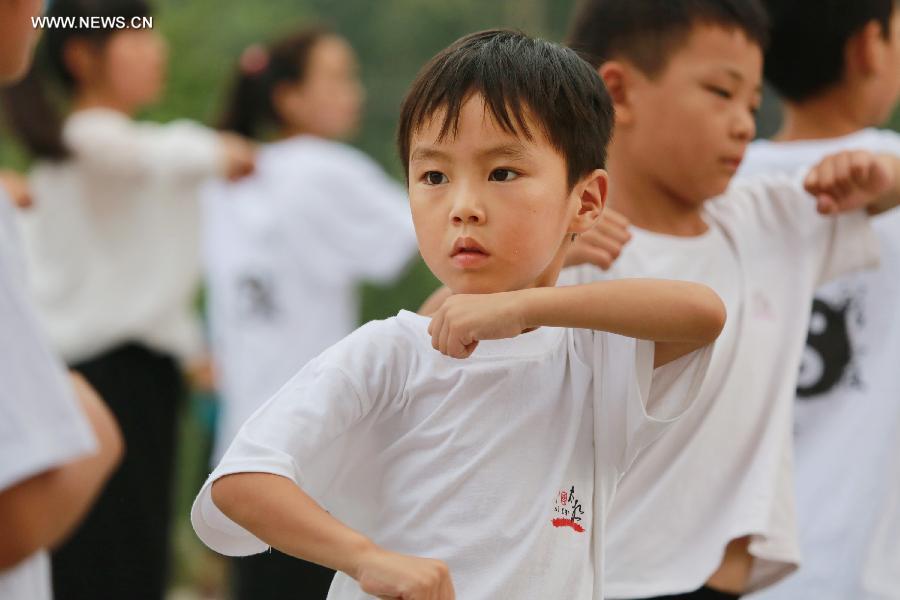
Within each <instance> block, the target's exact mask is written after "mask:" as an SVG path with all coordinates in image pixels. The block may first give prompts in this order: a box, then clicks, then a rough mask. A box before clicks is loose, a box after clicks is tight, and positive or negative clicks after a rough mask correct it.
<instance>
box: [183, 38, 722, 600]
mask: <svg viewBox="0 0 900 600" xmlns="http://www.w3.org/2000/svg"><path fill="white" fill-rule="evenodd" d="M611 127H612V110H611V105H610V102H609V98H608V96H607V95H606V93H605V91H604V88H603V85H602V82H601V81H600V78H599V77H598V76H597V74H596V72H594V71H593V70H592V69H591V68H590V66H589V65H587V64H586V63H585V62H584V61H582V60H581V59H580V58H578V57H577V56H576V55H575V53H573V52H572V51H570V50H567V49H564V48H561V47H559V46H556V45H554V44H551V43H548V42H544V41H540V40H534V39H531V38H528V37H526V36H524V35H522V34H520V33H516V32H510V31H487V32H482V33H477V34H473V35H470V36H468V37H466V38H463V39H461V40H459V41H458V42H456V43H455V44H453V45H452V46H450V47H449V48H447V49H446V50H444V51H443V52H441V53H440V54H438V55H437V56H436V57H435V58H434V59H433V60H432V61H431V62H430V63H429V64H428V65H427V66H426V67H425V68H424V70H423V71H422V72H421V73H420V74H419V76H418V77H417V79H416V80H415V82H414V83H413V85H412V89H411V90H410V92H409V94H408V96H407V98H406V100H405V101H404V104H403V107H402V111H401V117H400V127H399V134H398V140H399V146H400V154H401V157H402V160H403V164H404V165H406V168H407V179H408V185H409V195H410V205H411V209H412V214H413V222H414V224H415V228H416V233H417V238H418V242H419V249H420V251H421V253H422V256H423V257H424V259H425V261H426V263H427V264H428V266H429V268H430V269H431V270H432V272H434V273H435V275H436V276H437V277H438V278H439V279H440V280H441V281H442V282H443V283H444V284H445V285H446V286H447V287H448V288H450V289H451V290H452V291H453V292H456V293H457V294H459V295H457V296H454V297H453V298H451V299H450V300H448V301H447V302H445V303H444V304H443V305H442V306H441V307H440V309H439V310H438V311H437V312H436V313H435V316H434V317H433V318H432V319H431V320H430V322H429V319H427V318H425V317H421V316H418V315H415V314H412V313H408V312H405V311H404V312H401V313H400V314H399V315H398V316H396V317H394V318H391V319H388V320H385V321H380V322H373V323H369V324H368V325H365V326H363V327H362V328H360V329H358V330H357V331H356V332H355V333H353V334H352V335H350V336H349V337H347V338H345V339H344V340H342V341H341V342H339V343H338V344H336V345H334V346H333V347H331V348H330V349H329V350H327V351H326V352H324V353H323V354H321V355H320V356H319V357H317V358H316V359H314V360H313V361H312V362H310V363H309V364H308V365H307V366H306V367H305V368H304V369H303V370H301V371H300V373H299V374H297V375H296V376H295V377H294V378H293V379H292V380H291V381H289V382H288V383H287V385H285V386H284V387H283V388H282V389H281V390H280V391H279V392H278V393H277V394H276V395H275V396H274V397H273V398H272V399H271V400H270V401H269V402H268V403H266V404H265V405H264V406H263V407H262V408H260V409H259V410H258V411H257V412H256V413H255V414H254V415H253V416H252V417H251V418H250V419H249V420H248V421H247V423H246V424H245V425H244V427H243V428H242V429H241V431H240V432H239V433H238V435H237V437H236V439H235V441H234V442H233V443H232V445H231V447H230V448H229V449H228V451H227V452H226V454H225V456H224V458H223V460H222V462H221V463H220V465H219V466H218V467H217V469H216V470H215V471H214V472H213V474H212V475H211V476H210V478H209V480H208V482H207V483H206V485H205V486H204V487H203V489H202V490H201V491H200V494H199V495H198V497H197V500H196V501H195V503H194V507H193V509H192V514H191V517H192V521H193V524H194V528H195V530H196V531H197V533H198V535H199V536H200V537H201V538H202V539H203V541H204V542H206V543H207V544H208V545H209V546H210V547H212V548H213V549H215V550H218V551H219V552H222V553H225V554H230V555H248V554H253V553H258V552H263V551H265V550H266V549H267V547H269V546H270V545H271V546H274V547H276V548H278V549H279V550H281V551H283V552H285V553H287V554H290V555H293V556H296V557H299V558H303V559H306V560H309V561H312V562H316V563H320V564H322V565H325V566H328V567H331V568H333V569H335V570H337V571H339V573H338V575H337V576H336V577H335V579H334V582H333V584H332V587H331V591H330V594H329V598H332V599H334V598H340V599H346V598H362V597H368V594H371V595H374V596H378V597H390V598H403V599H418V598H429V599H431V598H440V599H447V598H453V597H454V589H455V594H456V595H458V597H460V598H465V599H466V600H470V599H479V598H484V599H488V598H490V599H499V598H509V599H513V598H514V599H517V600H523V599H525V600H527V599H530V598H533V599H541V600H546V599H547V598H579V599H581V598H590V597H596V598H602V597H603V592H602V589H601V583H602V577H595V576H594V569H595V567H594V565H595V564H596V565H598V566H599V565H600V564H602V562H601V556H600V554H599V552H601V551H602V544H601V543H600V541H601V540H602V539H603V526H604V525H603V524H604V521H605V512H606V508H607V506H608V504H609V500H610V498H611V495H612V493H613V491H614V489H615V485H616V481H617V480H618V478H619V476H620V474H621V472H622V471H624V469H625V468H626V467H627V466H628V464H629V463H630V462H631V460H632V459H633V457H634V455H635V453H636V452H637V451H638V450H639V449H640V448H641V447H642V446H644V445H645V444H646V443H647V442H648V441H649V440H651V439H653V438H655V437H656V435H657V434H658V432H659V431H660V430H661V429H663V428H664V427H665V426H666V425H667V424H669V423H670V422H672V421H674V420H675V419H676V418H677V417H678V416H679V415H680V414H681V412H683V410H684V408H685V407H686V406H687V404H688V403H689V402H690V400H691V398H692V397H693V396H694V394H695V392H696V389H697V388H698V387H699V383H700V381H701V379H702V375H703V373H704V372H705V368H706V365H707V357H708V355H709V354H710V352H709V346H707V345H708V344H709V343H710V342H711V341H712V340H713V339H714V338H715V337H716V335H717V334H718V331H719V330H720V328H721V326H722V322H723V319H724V313H723V310H722V305H721V302H720V300H719V299H718V298H717V297H716V296H715V295H714V294H713V293H712V292H711V291H710V290H709V289H708V288H706V287H705V286H699V285H696V284H690V283H685V282H665V281H648V280H631V281H614V282H603V283H600V284H593V285H589V286H581V287H571V288H568V289H556V288H554V287H553V285H554V283H555V281H556V276H557V274H558V272H559V269H560V268H561V265H562V261H563V260H564V258H565V254H566V252H567V250H568V248H569V246H570V245H571V240H572V237H573V236H574V235H577V234H578V233H579V232H583V231H586V230H588V229H589V228H590V227H591V226H592V224H593V223H594V222H595V221H596V219H597V217H598V215H599V211H600V209H601V206H602V204H603V201H604V198H605V195H606V185H607V184H606V173H605V171H603V166H604V162H605V149H606V143H607V141H608V138H609V135H610V131H611ZM348 218H352V217H351V216H348ZM373 251H377V249H374V248H373ZM540 326H546V327H540ZM539 327H540V328H539ZM554 327H556V328H554ZM563 327H565V328H567V329H563ZM575 327H580V328H584V329H574V328H575ZM588 328H590V329H594V330H597V332H596V333H595V332H592V331H588ZM523 332H525V333H523ZM519 334H522V335H519ZM614 334H618V335H614ZM513 336H517V337H515V338H514V339H501V338H511V337H513ZM623 336H628V337H623ZM429 337H430V340H429ZM635 337H636V338H641V339H642V340H656V343H653V342H652V341H636V340H634V339H631V338H635ZM701 347H705V348H704V349H702V350H699V349H700V348H701ZM436 349H438V350H440V351H441V352H438V351H436ZM442 353H443V354H442ZM444 354H447V355H449V356H445V355H444ZM453 357H460V358H462V357H468V358H467V359H466V360H458V359H456V358H453ZM673 361H674V362H673ZM663 365H666V366H663ZM654 366H655V367H656V368H655V369H654ZM592 407H593V409H592ZM595 446H596V457H595ZM448 568H449V571H448ZM451 578H452V581H451Z"/></svg>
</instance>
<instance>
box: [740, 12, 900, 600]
mask: <svg viewBox="0 0 900 600" xmlns="http://www.w3.org/2000/svg"><path fill="white" fill-rule="evenodd" d="M766 4H767V7H768V9H769V14H770V17H771V20H772V28H771V36H772V37H771V43H770V45H769V48H768V50H767V51H766V60H765V73H766V77H767V79H768V80H769V82H770V83H771V85H772V86H773V87H774V88H775V89H776V90H777V91H778V92H779V94H780V95H781V97H782V98H783V100H784V117H785V118H784V124H783V127H782V129H781V131H780V132H779V133H778V135H777V136H776V138H775V140H773V141H765V140H760V141H757V142H754V143H752V144H751V145H750V148H749V149H748V151H747V155H746V157H745V158H744V162H743V165H742V166H741V170H740V171H739V172H738V175H754V174H757V173H776V172H782V171H787V172H793V171H796V170H797V169H800V168H802V167H805V166H808V165H810V164H812V163H813V162H815V161H817V160H820V159H821V158H822V157H823V156H825V155H826V154H829V153H833V152H837V151H840V150H853V149H865V150H871V151H878V152H892V153H894V154H900V135H898V134H897V133H896V132H893V131H887V130H879V129H874V127H877V126H879V125H881V124H882V123H884V122H885V121H886V120H887V118H888V117H889V116H890V113H891V111H892V110H893V109H894V107H895V106H896V103H897V98H898V94H900V9H898V6H900V4H898V3H897V1H896V0H859V1H857V2H844V3H833V4H832V3H822V2H817V1H816V0H793V1H792V2H783V1H781V0H767V2H766ZM872 227H873V229H874V230H875V233H876V234H877V236H878V241H879V245H880V247H881V265H880V266H879V268H878V269H877V270H874V271H869V272H866V273H860V274H856V275H852V276H848V277H844V278H841V279H839V280H837V281H834V282H832V283H830V284H828V285H827V286H825V287H823V288H820V289H819V290H818V291H817V292H816V299H815V301H814V303H813V314H812V322H811V326H810V329H809V334H808V336H807V341H806V349H805V350H804V360H803V363H802V365H801V369H800V383H799V386H798V389H797V402H796V404H795V411H796V414H795V419H794V425H795V434H794V443H795V451H796V465H795V471H796V478H797V481H796V483H797V485H796V489H797V509H798V510H797V519H798V523H799V526H800V547H801V550H802V557H803V564H802V567H801V568H800V570H799V571H798V572H797V573H796V574H795V575H793V576H791V577H790V578H788V579H786V580H785V581H784V582H783V583H781V584H779V585H777V586H775V587H773V588H770V589H769V590H767V591H766V592H764V593H762V594H761V595H760V596H759V597H760V598H765V599H770V600H777V599H784V600H788V599H790V600H798V599H799V600H803V599H809V600H813V599H814V600H844V599H845V598H853V599H855V600H856V599H859V600H875V599H878V598H896V597H897V593H898V590H900V543H898V541H897V533H896V532H897V531H898V527H900V504H898V503H897V502H898V501H897V499H896V498H895V497H894V496H893V495H894V494H896V493H897V491H900V447H898V445H897V444H898V442H897V440H898V438H900V402H898V401H897V399H898V398H900V377H898V376H897V368H896V357H897V355H898V353H900V345H898V344H900V304H898V302H897V298H898V297H900V213H898V211H891V212H890V213H888V214H885V215H882V216H879V217H877V218H876V219H873V221H872ZM835 482H840V484H839V485H838V486H836V485H835ZM892 488H893V489H892Z"/></svg>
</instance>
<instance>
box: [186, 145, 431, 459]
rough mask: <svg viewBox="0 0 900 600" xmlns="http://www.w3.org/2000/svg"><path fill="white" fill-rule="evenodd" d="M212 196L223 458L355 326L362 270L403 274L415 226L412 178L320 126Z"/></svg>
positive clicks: (367, 275) (212, 318)
mask: <svg viewBox="0 0 900 600" xmlns="http://www.w3.org/2000/svg"><path fill="white" fill-rule="evenodd" d="M203 200H204V202H203V207H204V238H205V241H204V255H205V264H206V279H207V297H208V302H209V304H208V306H209V325H210V332H211V339H212V350H213V356H214V359H215V363H216V373H217V376H218V386H219V390H220V392H221V398H222V404H221V406H222V415H221V419H220V421H219V423H220V424H219V429H218V432H217V436H216V437H217V439H216V449H215V451H214V453H213V456H214V460H215V462H218V461H219V460H220V459H221V458H222V455H223V454H224V452H225V449H226V448H227V447H228V444H230V443H231V440H232V439H234V436H235V434H236V433H237V431H238V429H240V426H241V425H242V424H243V423H244V421H246V420H247V418H248V417H249V416H250V415H251V414H252V413H253V411H255V410H256V409H257V408H259V406H260V405H261V404H262V403H263V402H265V401H266V400H268V399H269V398H270V397H271V396H272V394H274V393H275V392H276V391H278V389H279V388H280V387H281V386H282V385H284V383H285V382H286V381H287V380H288V379H289V378H290V377H291V376H293V375H294V374H295V373H296V372H297V371H298V370H300V368H301V367H302V366H303V365H305V364H306V363H307V362H309V361H310V360H311V359H312V358H314V357H315V356H316V355H317V354H319V353H320V352H322V351H323V350H324V349H325V348H327V347H328V346H331V345H332V344H334V343H335V342H337V341H339V340H340V339H341V338H343V337H345V336H346V335H348V334H349V333H350V332H352V331H353V330H354V329H355V328H356V325H357V323H358V319H359V302H358V296H359V294H358V284H359V282H360V280H362V279H366V280H370V281H386V280H389V279H392V278H393V277H395V276H397V275H398V274H399V272H400V271H401V269H403V267H404V266H405V265H407V264H408V263H409V261H410V259H411V258H412V257H413V256H414V255H415V254H416V236H415V232H414V230H413V226H412V218H411V217H410V212H409V204H408V202H407V200H406V191H405V190H404V189H403V188H402V187H400V186H399V185H397V184H396V183H395V182H394V181H393V180H391V179H390V178H389V177H388V176H387V175H386V174H385V173H384V171H383V170H382V169H381V168H380V167H379V166H378V165H377V164H376V163H375V162H374V161H373V160H372V159H370V158H369V157H368V156H366V155H365V154H363V153H362V152H359V151H357V150H355V149H353V148H351V147H350V146H346V145H344V144H339V143H336V142H331V141H327V140H323V139H319V138H314V137H309V136H301V137H297V138H292V139H290V140H286V141H282V142H278V143H274V144H269V145H267V146H265V147H263V148H262V149H261V151H260V153H259V156H258V159H257V168H256V172H255V173H254V174H253V175H252V176H250V177H247V178H245V179H243V180H242V181H239V182H237V183H226V182H215V183H211V184H210V185H209V186H208V187H207V188H206V190H205V193H204V194H203Z"/></svg>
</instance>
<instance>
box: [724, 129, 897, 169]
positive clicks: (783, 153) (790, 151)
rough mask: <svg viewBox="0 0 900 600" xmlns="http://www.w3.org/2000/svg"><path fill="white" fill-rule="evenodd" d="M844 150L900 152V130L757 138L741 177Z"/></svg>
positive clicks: (796, 166)
mask: <svg viewBox="0 0 900 600" xmlns="http://www.w3.org/2000/svg"><path fill="white" fill-rule="evenodd" d="M843 150H869V151H872V152H895V153H900V133H897V132H896V131H892V130H890V129H876V128H867V129H861V130H859V131H856V132H853V133H851V134H849V135H844V136H839V137H833V138H827V139H818V140H797V141H789V142H779V141H773V140H766V139H760V140H756V141H754V142H753V143H751V144H750V146H749V147H748V149H747V154H746V156H745V157H744V160H743V162H742V164H741V168H740V170H739V171H738V177H739V178H742V177H745V176H755V175H758V174H761V173H781V172H786V171H792V170H797V169H801V168H807V167H811V166H812V165H814V164H815V163H817V162H818V161H819V160H821V159H823V158H824V157H826V156H828V155H829V154H834V153H837V152H841V151H843Z"/></svg>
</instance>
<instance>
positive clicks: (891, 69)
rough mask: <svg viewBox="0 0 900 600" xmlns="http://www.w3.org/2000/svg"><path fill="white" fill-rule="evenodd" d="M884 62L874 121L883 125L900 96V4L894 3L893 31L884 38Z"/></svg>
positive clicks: (880, 74)
mask: <svg viewBox="0 0 900 600" xmlns="http://www.w3.org/2000/svg"><path fill="white" fill-rule="evenodd" d="M883 43H884V64H882V65H880V67H881V73H879V74H878V83H879V87H880V89H878V90H877V93H876V97H877V98H880V99H881V106H879V107H878V109H877V111H878V114H877V115H876V116H875V120H874V123H875V124H877V125H881V124H882V123H884V122H885V121H887V120H888V119H889V118H890V116H891V113H892V112H893V111H894V109H895V107H896V105H897V98H898V96H900V4H898V3H896V2H895V3H894V14H893V16H892V17H891V31H890V34H889V36H888V37H887V39H885V40H884V42H883Z"/></svg>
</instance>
